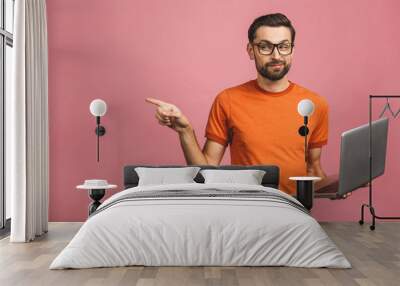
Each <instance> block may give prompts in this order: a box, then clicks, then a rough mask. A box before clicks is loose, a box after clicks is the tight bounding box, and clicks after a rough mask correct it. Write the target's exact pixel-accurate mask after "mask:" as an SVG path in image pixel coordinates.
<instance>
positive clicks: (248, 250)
mask: <svg viewBox="0 0 400 286" xmlns="http://www.w3.org/2000/svg"><path fill="white" fill-rule="evenodd" d="M211 189H212V190H214V191H215V190H218V191H242V190H262V191H265V192H269V193H272V194H275V195H278V196H281V197H283V198H286V199H289V200H291V201H292V202H295V203H298V202H297V201H296V200H295V199H294V198H292V197H291V196H289V195H287V194H285V193H283V192H281V191H279V190H276V189H273V188H267V187H263V186H254V185H238V184H235V185H234V184H196V183H193V184H175V185H157V186H142V187H135V188H131V189H127V190H124V191H122V192H120V193H117V194H115V195H113V196H112V197H110V198H108V199H107V200H106V201H105V202H104V203H103V204H102V205H101V206H100V207H99V210H101V209H102V208H103V210H102V211H99V212H98V213H97V214H95V215H93V216H92V217H90V218H89V219H88V220H87V221H86V222H85V223H84V224H83V225H82V227H81V228H80V230H79V231H78V233H77V234H76V235H75V237H74V238H73V239H72V240H71V242H70V243H69V244H68V245H67V246H66V247H65V248H64V250H63V251H62V252H61V253H60V254H59V255H58V256H57V257H56V258H55V259H54V261H53V262H52V264H51V265H50V269H62V268H90V267H112V266H127V265H145V266H189V265H190V266H193V265H214V266H241V265H247V266H294V267H332V268H350V267H351V266H350V263H349V262H348V261H347V259H346V258H345V257H344V255H343V254H342V252H341V251H340V250H339V249H338V248H337V247H336V245H335V244H334V243H333V242H332V241H331V240H330V238H329V237H328V236H327V234H326V233H325V232H324V230H323V229H322V228H321V226H320V225H319V224H318V222H317V221H316V220H315V219H314V218H312V217H311V216H310V215H308V214H307V213H305V212H303V211H301V210H299V209H298V208H296V207H293V206H292V205H290V204H285V203H281V202H278V201H274V200H264V199H262V198H250V197H249V198H246V197H241V198H236V197H223V198H221V197H182V198H180V197H174V198H150V199H137V200H125V201H124V200H122V201H120V202H118V203H114V204H113V202H115V201H116V200H118V199H120V198H121V197H124V196H129V194H132V193H133V192H135V193H133V194H137V193H136V192H146V191H160V192H162V191H168V190H192V191H199V192H206V191H207V190H211ZM298 204H299V203H298Z"/></svg>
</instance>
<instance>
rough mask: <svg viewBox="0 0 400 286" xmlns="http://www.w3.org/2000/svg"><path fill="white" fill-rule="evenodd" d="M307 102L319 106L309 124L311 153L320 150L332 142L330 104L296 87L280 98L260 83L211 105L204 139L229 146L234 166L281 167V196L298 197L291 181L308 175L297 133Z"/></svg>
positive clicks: (226, 92)
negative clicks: (301, 107) (301, 110)
mask: <svg viewBox="0 0 400 286" xmlns="http://www.w3.org/2000/svg"><path fill="white" fill-rule="evenodd" d="M302 99H310V100H312V101H313V102H314V105H315V109H314V113H313V114H312V115H311V116H310V117H309V120H308V128H309V133H308V136H307V140H308V148H310V149H311V148H316V147H321V146H323V145H325V144H327V142H328V104H327V102H326V100H325V99H324V98H323V97H321V96H319V95H317V94H316V93H314V92H312V91H310V90H307V89H306V88H304V87H301V86H299V85H297V84H295V83H292V82H290V86H289V87H288V88H287V89H286V90H284V91H282V92H277V93H272V92H267V91H265V90H263V89H261V88H260V87H259V86H258V83H257V81H256V80H252V81H249V82H246V83H244V84H242V85H239V86H236V87H232V88H228V89H226V90H224V91H222V92H221V93H220V94H218V96H217V97H216V98H215V101H214V103H213V105H212V108H211V111H210V115H209V118H208V123H207V127H206V134H205V136H206V137H207V139H209V140H212V141H215V142H218V143H220V144H222V145H224V146H227V145H228V144H230V155H231V164H232V165H260V164H263V165H277V166H279V169H280V180H279V181H280V182H279V188H280V190H282V191H284V192H286V193H289V194H295V193H296V184H295V182H293V181H290V180H289V177H291V176H305V175H306V174H307V170H306V163H305V160H304V137H303V136H300V135H299V133H298V130H299V128H300V127H301V126H302V125H303V122H304V120H303V117H302V116H301V115H300V114H298V112H297V104H298V103H299V101H300V100H302Z"/></svg>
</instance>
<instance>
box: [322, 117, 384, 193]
mask: <svg viewBox="0 0 400 286" xmlns="http://www.w3.org/2000/svg"><path fill="white" fill-rule="evenodd" d="M388 123H389V120H388V118H382V119H379V120H376V121H373V122H372V179H374V178H376V177H379V176H381V175H383V173H384V172H385V161H386V146H387V136H388ZM369 142H370V135H369V124H365V125H362V126H360V127H357V128H354V129H351V130H348V131H345V132H343V133H342V136H341V143H340V169H339V175H334V176H329V177H328V179H327V180H325V182H322V184H320V185H316V189H315V198H332V199H334V198H343V196H344V195H345V194H346V193H348V192H352V191H354V190H356V189H358V188H360V187H362V186H365V185H366V184H367V183H368V182H369V172H370V169H369V166H370V161H369V158H370V156H369Z"/></svg>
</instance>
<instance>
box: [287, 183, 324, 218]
mask: <svg viewBox="0 0 400 286" xmlns="http://www.w3.org/2000/svg"><path fill="white" fill-rule="evenodd" d="M289 180H292V181H296V183H297V191H296V198H297V200H298V201H299V202H301V203H302V204H303V206H304V207H305V208H306V209H308V210H311V209H312V207H313V201H314V182H315V181H319V180H321V178H320V177H307V176H304V177H290V178H289Z"/></svg>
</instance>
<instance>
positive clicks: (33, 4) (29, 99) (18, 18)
mask: <svg viewBox="0 0 400 286" xmlns="http://www.w3.org/2000/svg"><path fill="white" fill-rule="evenodd" d="M14 9H15V10H14V11H15V18H14V19H15V20H14V48H13V50H14V62H15V66H14V72H13V92H12V94H11V96H10V98H6V101H7V100H8V101H9V102H8V104H7V106H9V107H10V108H9V109H8V110H7V111H6V169H7V170H8V171H7V172H6V181H8V183H6V186H8V187H10V189H11V194H12V195H11V236H10V241H12V242H27V241H30V240H33V239H34V238H35V237H36V236H40V235H41V234H43V233H44V232H47V226H48V188H49V176H48V173H49V172H48V104H47V73H48V72H47V23H46V2H45V0H16V1H15V8H14Z"/></svg>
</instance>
